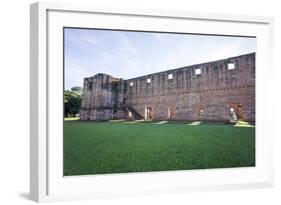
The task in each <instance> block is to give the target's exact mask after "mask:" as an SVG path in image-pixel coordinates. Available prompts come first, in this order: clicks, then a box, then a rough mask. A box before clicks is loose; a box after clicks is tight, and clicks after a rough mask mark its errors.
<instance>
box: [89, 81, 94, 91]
mask: <svg viewBox="0 0 281 205" xmlns="http://www.w3.org/2000/svg"><path fill="white" fill-rule="evenodd" d="M92 88H93V82H89V84H88V89H89V90H92Z"/></svg>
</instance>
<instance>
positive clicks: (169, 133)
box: [64, 121, 255, 176]
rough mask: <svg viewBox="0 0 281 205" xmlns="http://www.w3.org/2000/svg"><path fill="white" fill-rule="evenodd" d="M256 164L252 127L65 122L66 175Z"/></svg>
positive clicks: (253, 130) (253, 129)
mask: <svg viewBox="0 0 281 205" xmlns="http://www.w3.org/2000/svg"><path fill="white" fill-rule="evenodd" d="M249 166H255V128H254V127H235V126H232V125H224V124H200V125H196V126H195V125H188V124H187V123H183V122H182V123H166V124H155V123H153V122H135V123H129V122H81V121H72V122H70V121H68V122H65V123H64V175H66V176H70V175H86V174H104V173H124V172H143V171H164V170H189V169H207V168H223V167H249Z"/></svg>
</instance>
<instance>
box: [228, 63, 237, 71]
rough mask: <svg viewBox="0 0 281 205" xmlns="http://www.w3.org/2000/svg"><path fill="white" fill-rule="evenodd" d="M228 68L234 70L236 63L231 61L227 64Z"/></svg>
mask: <svg viewBox="0 0 281 205" xmlns="http://www.w3.org/2000/svg"><path fill="white" fill-rule="evenodd" d="M227 68H228V70H233V69H234V68H235V64H234V63H229V64H228V65H227Z"/></svg>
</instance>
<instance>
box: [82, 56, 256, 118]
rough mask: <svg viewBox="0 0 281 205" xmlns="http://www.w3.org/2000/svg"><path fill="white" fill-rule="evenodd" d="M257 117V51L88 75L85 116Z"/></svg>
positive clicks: (85, 91) (83, 112) (83, 113)
mask: <svg viewBox="0 0 281 205" xmlns="http://www.w3.org/2000/svg"><path fill="white" fill-rule="evenodd" d="M230 109H231V110H234V111H235V113H236V115H237V117H238V119H243V120H246V121H255V53H249V54H246V55H241V56H236V57H231V58H227V59H223V60H218V61H213V62H208V63H202V64H197V65H192V66H186V67H181V68H177V69H172V70H167V71H163V72H158V73H153V74H149V75H145V76H141V77H136V78H132V79H127V80H124V79H122V78H115V77H112V76H110V75H107V74H97V75H94V76H93V77H89V78H85V79H84V87H83V98H82V106H81V111H80V118H81V119H82V120H110V119H153V120H187V121H194V120H199V121H226V120H228V119H229V112H230Z"/></svg>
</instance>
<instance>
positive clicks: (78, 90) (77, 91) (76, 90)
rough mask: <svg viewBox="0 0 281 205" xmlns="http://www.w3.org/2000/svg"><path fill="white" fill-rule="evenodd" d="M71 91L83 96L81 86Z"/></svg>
mask: <svg viewBox="0 0 281 205" xmlns="http://www.w3.org/2000/svg"><path fill="white" fill-rule="evenodd" d="M71 91H73V92H76V93H79V94H80V95H81V94H82V87H80V86H75V87H72V88H71Z"/></svg>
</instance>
